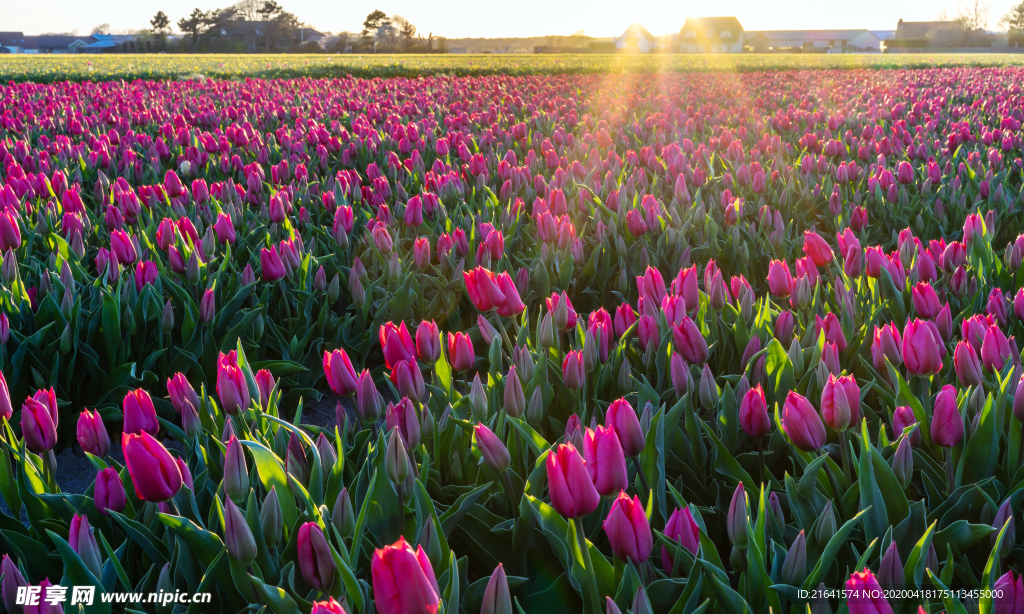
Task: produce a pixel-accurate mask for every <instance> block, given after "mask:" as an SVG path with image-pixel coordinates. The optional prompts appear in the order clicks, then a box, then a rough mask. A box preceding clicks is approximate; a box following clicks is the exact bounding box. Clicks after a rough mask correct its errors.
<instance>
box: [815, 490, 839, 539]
mask: <svg viewBox="0 0 1024 614" xmlns="http://www.w3.org/2000/svg"><path fill="white" fill-rule="evenodd" d="M815 525H816V526H817V530H816V531H815V533H814V539H815V542H816V543H818V544H820V545H822V546H824V545H825V544H827V543H828V540H830V539H832V536H833V535H835V534H836V515H835V512H834V511H833V510H832V501H831V500H830V501H826V502H825V509H823V510H822V511H821V516H818V520H817V522H816V523H815Z"/></svg>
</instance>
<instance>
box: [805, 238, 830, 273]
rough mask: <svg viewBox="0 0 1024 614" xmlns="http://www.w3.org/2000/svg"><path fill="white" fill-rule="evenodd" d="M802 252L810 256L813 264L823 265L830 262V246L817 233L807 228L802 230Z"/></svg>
mask: <svg viewBox="0 0 1024 614" xmlns="http://www.w3.org/2000/svg"><path fill="white" fill-rule="evenodd" d="M804 253H805V254H807V256H808V257H810V259H811V261H812V262H814V264H815V266H825V265H827V264H828V263H830V262H832V258H833V254H832V248H831V247H829V245H828V243H826V242H825V239H823V238H822V237H821V235H819V234H818V233H815V232H811V231H809V230H807V231H805V232H804Z"/></svg>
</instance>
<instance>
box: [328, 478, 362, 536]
mask: <svg viewBox="0 0 1024 614" xmlns="http://www.w3.org/2000/svg"><path fill="white" fill-rule="evenodd" d="M331 523H333V524H334V527H335V528H336V529H338V533H339V534H341V536H342V537H343V538H346V539H347V538H348V537H349V536H350V535H352V532H353V531H355V528H356V517H355V512H354V511H353V510H352V499H351V497H349V494H348V489H347V488H342V489H341V492H340V493H338V498H337V499H336V500H335V501H334V510H332V511H331Z"/></svg>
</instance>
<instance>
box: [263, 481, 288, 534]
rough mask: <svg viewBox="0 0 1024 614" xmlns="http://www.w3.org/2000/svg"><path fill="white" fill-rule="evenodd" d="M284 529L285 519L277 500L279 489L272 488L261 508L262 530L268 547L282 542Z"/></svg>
mask: <svg viewBox="0 0 1024 614" xmlns="http://www.w3.org/2000/svg"><path fill="white" fill-rule="evenodd" d="M283 527H284V517H283V516H282V514H281V503H280V502H279V501H278V500H277V487H276V486H271V487H270V492H269V493H268V494H267V498H266V499H264V500H263V506H262V507H261V508H260V528H261V529H262V530H263V540H264V541H265V542H266V543H267V546H269V547H271V548H273V547H274V546H276V545H277V543H278V542H279V541H281V531H282V530H283Z"/></svg>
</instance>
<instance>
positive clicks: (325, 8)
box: [0, 0, 1016, 38]
mask: <svg viewBox="0 0 1024 614" xmlns="http://www.w3.org/2000/svg"><path fill="white" fill-rule="evenodd" d="M232 1H233V0H219V1H218V0H193V2H191V3H188V4H183V3H181V2H166V1H165V0H134V1H131V2H126V1H124V0H87V1H85V2H83V1H82V0H30V1H17V0H6V2H5V4H7V6H6V7H4V9H3V10H2V17H0V30H20V31H23V32H25V33H26V34H41V33H44V32H65V31H72V30H76V29H77V30H78V33H79V34H88V33H89V31H90V30H92V28H93V27H94V26H96V25H98V24H100V23H110V25H111V27H112V28H113V29H114V30H115V31H119V30H125V29H140V28H145V27H148V25H149V19H150V18H151V17H152V16H153V15H154V14H155V13H156V12H157V11H158V10H161V9H162V10H163V11H165V12H166V13H167V14H168V16H169V17H170V18H171V23H172V24H175V23H177V21H178V19H180V18H182V17H184V16H186V15H187V14H188V13H189V12H191V10H192V8H193V6H198V7H199V8H201V9H203V10H209V9H213V8H219V7H224V6H227V5H228V4H231V3H232ZM963 1H964V2H965V3H966V2H968V1H973V0H963ZM1015 1H1016V0H991V1H990V2H988V3H987V4H988V6H989V24H988V26H989V29H995V28H996V25H997V22H998V21H999V17H1000V16H1002V15H1003V14H1004V13H1006V12H1007V11H1008V10H1009V9H1010V6H1011V5H1012V4H1013V3H1014V2H1015ZM981 2H982V3H983V4H984V3H986V0H981ZM279 3H280V4H281V5H282V6H283V7H284V8H285V10H288V11H291V12H292V13H295V14H296V15H297V16H298V17H299V19H301V20H302V21H304V22H306V23H308V24H309V25H311V26H313V27H315V28H318V29H319V30H321V31H329V32H339V31H344V30H348V31H358V30H360V29H361V24H362V22H363V19H364V18H365V17H366V14H367V13H369V12H370V11H371V10H373V9H375V8H379V9H380V10H382V11H384V12H385V13H388V14H389V15H395V14H398V15H402V16H403V17H405V18H406V19H408V20H409V21H411V22H412V23H413V24H414V25H416V26H417V27H418V28H419V30H420V32H422V33H423V34H424V35H426V34H427V33H429V32H433V33H434V35H435V36H446V37H448V38H464V37H487V38H498V37H517V36H545V35H550V34H571V33H572V32H575V31H577V30H584V31H585V32H586V33H587V34H588V35H591V36H617V35H619V34H621V33H622V31H623V30H625V28H626V27H627V26H628V25H629V24H630V23H633V22H636V23H640V24H642V25H644V26H646V27H647V29H648V30H650V31H651V33H653V34H655V35H661V34H669V33H674V32H678V31H679V28H680V27H681V26H682V25H683V22H684V21H685V19H686V16H687V15H690V16H701V15H735V16H736V17H738V18H739V20H740V23H742V24H743V27H744V29H746V30H783V29H845V28H868V29H871V30H894V29H896V22H897V21H898V20H899V19H901V18H902V19H904V20H907V21H930V20H934V19H935V17H936V15H937V14H938V12H939V10H940V9H941V8H942V6H943V3H942V2H941V1H940V2H935V1H934V0H905V1H902V2H894V1H893V0H860V1H858V2H849V1H846V2H834V1H825V0H792V1H790V2H764V1H763V0H720V1H718V2H715V3H685V2H652V1H650V0H639V1H637V0H626V1H623V0H590V1H587V2H584V1H582V0H511V1H507V0H506V1H505V2H488V3H482V2H480V1H479V0H447V1H446V2H422V1H419V0H376V1H375V2H374V3H373V4H362V3H361V4H359V5H354V4H352V3H348V2H344V3H342V2H323V1H322V0H279ZM711 4H714V8H713V9H710V10H709V6H710V5H711ZM946 6H947V10H948V11H949V13H950V15H952V14H953V13H954V12H955V11H956V7H957V0H950V2H949V3H948V4H946ZM485 7H486V8H485Z"/></svg>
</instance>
